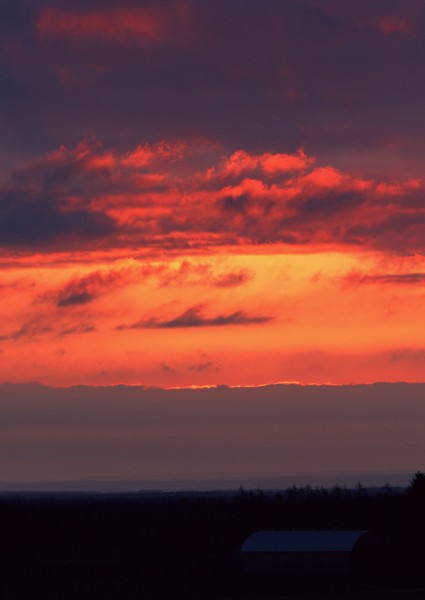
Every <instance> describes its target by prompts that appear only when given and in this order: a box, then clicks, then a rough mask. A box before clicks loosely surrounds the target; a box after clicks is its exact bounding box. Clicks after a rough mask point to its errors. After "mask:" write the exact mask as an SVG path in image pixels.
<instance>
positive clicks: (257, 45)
mask: <svg viewBox="0 0 425 600" xmlns="http://www.w3.org/2000/svg"><path fill="white" fill-rule="evenodd" d="M1 8H2V18H1V24H0V28H1V29H0V47H1V52H0V81H1V94H0V158H1V161H0V217H1V218H0V245H1V249H2V259H1V266H2V273H1V281H0V286H1V296H0V306H1V312H2V315H3V319H2V321H1V330H0V352H1V358H2V360H1V373H0V379H1V380H2V381H8V382H24V381H37V382H40V383H43V384H46V385H53V386H68V385H73V384H88V385H100V384H101V385H109V384H118V383H120V384H142V385H155V386H161V387H182V386H183V387H184V386H204V385H217V384H227V385H257V384H265V383H275V382H287V381H290V382H300V383H303V384H307V383H368V382H373V381H422V380H423V379H424V378H423V373H424V360H425V345H424V340H423V327H422V324H423V314H424V308H425V294H424V289H425V288H424V285H425V258H424V248H425V242H424V240H425V204H424V200H423V195H424V190H425V178H424V172H423V158H424V154H425V119H424V110H423V107H424V105H425V78H424V74H423V64H424V59H425V45H424V36H425V5H424V3H423V2H422V1H416V0H398V1H396V0H385V1H383V0H377V1H369V0H364V1H361V2H357V1H356V2H354V1H352V0H284V1H282V0H279V1H277V0H267V2H265V1H263V0H230V1H229V0H214V2H211V1H209V0H208V1H207V0H155V1H153V0H152V1H140V0H139V1H137V2H136V1H129V0H125V1H119V2H118V0H101V1H100V0H84V1H83V0H72V1H70V0H69V1H66V0H54V1H53V0H50V1H49V0H36V1H34V0H31V1H29V0H28V1H27V0H15V1H13V2H12V1H7V0H2V2H1Z"/></svg>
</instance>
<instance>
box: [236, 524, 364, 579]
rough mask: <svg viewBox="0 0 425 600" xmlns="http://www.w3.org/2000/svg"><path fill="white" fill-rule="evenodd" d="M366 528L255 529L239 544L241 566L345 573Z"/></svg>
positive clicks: (272, 570) (267, 570)
mask: <svg viewBox="0 0 425 600" xmlns="http://www.w3.org/2000/svg"><path fill="white" fill-rule="evenodd" d="M368 535H369V534H368V532H367V531H258V532H257V533H253V534H252V535H250V536H249V537H248V538H247V539H246V540H245V542H244V543H243V545H242V548H241V559H242V566H243V568H244V570H246V571H248V572H253V573H255V572H257V573H281V572H284V573H294V574H295V573H323V574H332V573H335V574H336V573H341V574H342V573H349V572H350V571H351V569H352V565H353V561H354V560H355V558H356V549H357V548H364V547H366V546H367V545H368V544H365V543H364V541H365V539H367V537H368Z"/></svg>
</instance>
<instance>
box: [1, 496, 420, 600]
mask: <svg viewBox="0 0 425 600" xmlns="http://www.w3.org/2000/svg"><path fill="white" fill-rule="evenodd" d="M423 508H424V502H423V497H422V496H421V494H419V495H418V494H416V496H415V494H413V495H412V494H411V493H410V492H409V493H404V492H400V491H392V490H390V489H382V490H375V491H373V492H371V491H368V490H365V489H363V488H361V487H359V488H358V489H356V490H351V491H349V490H346V489H343V488H334V489H333V490H313V489H311V488H302V489H301V488H298V489H296V488H292V489H291V490H287V491H286V492H282V493H270V494H264V493H262V492H251V493H247V492H244V491H243V490H241V491H239V492H238V493H236V494H216V495H214V494H157V495H152V496H150V495H149V494H137V493H136V494H113V495H107V494H106V495H105V494H39V495H35V494H31V495H25V494H19V495H8V494H3V495H2V496H0V539H1V550H0V561H1V562H0V574H1V579H0V598H2V599H3V598H4V599H5V600H9V599H14V598H19V599H20V598H28V599H30V598H31V599H33V598H46V599H47V598H57V599H64V600H66V599H68V598H69V599H74V598H75V599H86V598H87V599H88V598H90V599H95V598H104V599H108V598H117V599H118V598H119V599H126V598H129V599H130V598H131V599H133V598H149V599H152V600H153V599H155V598H188V599H190V598H199V599H205V600H209V599H220V600H227V599H228V600H238V599H242V598H243V599H247V600H250V599H261V600H268V599H270V600H272V599H273V600H274V599H277V598H287V599H292V598H294V599H299V600H306V599H310V598H311V599H312V598H315V599H319V600H321V599H323V600H325V599H326V600H327V599H329V600H333V599H337V598H338V600H344V599H347V600H352V599H353V600H354V599H357V598H358V599H360V598H361V599H362V600H369V598H370V599H372V598H373V599H374V600H375V599H376V598H379V597H381V596H383V597H385V598H386V599H387V600H393V599H394V600H395V599H399V598H400V600H401V599H403V600H410V599H412V600H413V599H416V598H417V599H419V598H421V600H422V599H423V598H424V597H425V552H424V547H425V543H424V540H425V537H424V531H425V528H424V516H423ZM263 529H367V530H370V531H372V532H373V533H374V534H375V535H376V536H377V538H379V540H380V546H379V552H377V553H375V555H374V556H373V557H372V558H371V560H370V561H369V563H368V564H367V565H366V567H365V566H364V565H363V567H362V569H361V570H360V571H358V572H353V573H352V574H351V575H349V576H348V575H345V576H344V575H339V576H326V575H323V576H317V575H316V576H308V575H303V576H293V575H292V576H291V575H288V574H284V573H282V574H277V575H276V574H275V575H256V576H255V575H252V574H246V573H244V572H243V569H242V568H241V563H240V556H239V549H240V546H241V544H242V543H243V541H244V540H245V538H246V537H247V536H248V535H249V534H251V533H253V532H255V531H258V530H263Z"/></svg>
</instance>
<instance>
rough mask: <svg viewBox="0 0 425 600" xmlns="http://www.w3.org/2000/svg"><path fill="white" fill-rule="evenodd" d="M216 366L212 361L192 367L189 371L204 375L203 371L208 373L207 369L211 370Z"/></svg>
mask: <svg viewBox="0 0 425 600" xmlns="http://www.w3.org/2000/svg"><path fill="white" fill-rule="evenodd" d="M213 366H214V363H212V362H211V361H207V362H202V363H198V364H196V365H190V367H189V371H195V372H197V373H202V371H206V370H207V369H211V368H212V367H213Z"/></svg>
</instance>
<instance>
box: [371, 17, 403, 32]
mask: <svg viewBox="0 0 425 600" xmlns="http://www.w3.org/2000/svg"><path fill="white" fill-rule="evenodd" d="M376 28H377V30H378V31H380V32H381V33H384V34H385V35H389V34H391V33H408V32H409V30H410V24H409V21H408V20H407V19H406V18H404V17H401V16H397V15H386V16H383V17H381V18H380V19H378V21H377V23H376Z"/></svg>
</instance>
